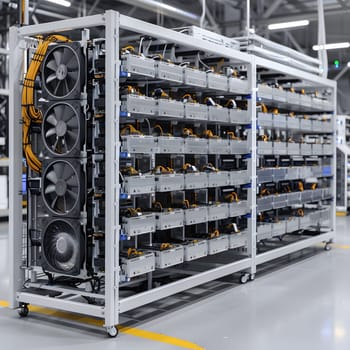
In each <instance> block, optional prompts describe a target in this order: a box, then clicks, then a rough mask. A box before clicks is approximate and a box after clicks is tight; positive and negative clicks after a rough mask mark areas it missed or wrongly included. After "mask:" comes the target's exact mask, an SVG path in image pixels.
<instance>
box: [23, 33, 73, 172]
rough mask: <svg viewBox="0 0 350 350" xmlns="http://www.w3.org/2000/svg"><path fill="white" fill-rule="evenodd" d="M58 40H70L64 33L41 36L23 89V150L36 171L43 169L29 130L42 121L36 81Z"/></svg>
mask: <svg viewBox="0 0 350 350" xmlns="http://www.w3.org/2000/svg"><path fill="white" fill-rule="evenodd" d="M56 41H62V42H69V41H70V40H69V39H68V38H67V37H65V36H63V35H50V36H48V37H47V38H45V39H42V38H39V44H38V47H37V49H36V51H35V54H34V55H33V58H32V60H31V62H30V64H29V67H28V71H27V74H26V75H25V78H24V82H23V89H22V119H23V150H24V153H25V156H26V160H27V164H28V166H29V167H30V168H31V169H32V170H33V171H35V172H37V173H39V172H40V170H41V161H40V160H39V159H38V157H37V156H36V155H35V154H34V152H33V150H32V145H31V144H30V139H29V131H30V126H31V123H32V122H35V123H41V121H42V113H41V111H40V110H39V109H38V108H36V107H35V106H34V83H35V79H36V77H37V75H38V73H39V69H40V66H41V63H42V61H43V60H44V57H45V54H46V52H47V49H48V47H49V44H50V43H52V42H56Z"/></svg>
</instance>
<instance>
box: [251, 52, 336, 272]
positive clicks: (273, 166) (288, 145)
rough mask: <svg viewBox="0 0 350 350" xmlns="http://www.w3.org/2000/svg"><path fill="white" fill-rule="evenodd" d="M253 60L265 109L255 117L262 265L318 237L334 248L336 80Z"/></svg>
mask: <svg viewBox="0 0 350 350" xmlns="http://www.w3.org/2000/svg"><path fill="white" fill-rule="evenodd" d="M256 64H257V67H258V70H257V73H258V80H259V82H260V83H259V84H258V101H259V103H260V107H259V108H261V109H263V111H262V112H265V113H262V112H259V113H258V118H257V119H258V121H257V123H258V126H259V137H258V146H257V153H258V155H257V157H258V159H259V160H258V165H259V167H258V170H257V176H258V187H259V188H258V199H257V212H258V216H257V219H259V221H260V222H259V224H258V227H257V241H258V242H260V244H259V245H258V248H259V249H258V254H257V256H256V264H257V265H259V264H262V263H264V262H267V261H270V260H273V259H275V258H278V257H281V256H284V255H286V254H290V253H293V252H295V251H297V250H300V249H303V248H306V247H308V246H310V245H313V244H315V243H320V242H326V246H325V249H329V248H330V247H329V244H328V243H329V242H332V240H333V238H334V234H335V232H334V230H335V185H336V182H335V175H336V160H335V157H334V154H335V140H336V137H335V129H336V118H335V111H336V100H335V96H336V83H335V82H334V81H330V80H327V79H323V78H321V77H319V76H316V75H313V74H310V73H307V72H304V71H299V70H298V69H295V68H293V67H286V66H284V65H281V64H279V63H276V62H274V63H272V62H271V61H268V60H266V59H264V58H260V57H257V58H256ZM261 68H262V69H261ZM265 82H268V83H269V85H267V84H264V83H265ZM278 82H281V83H280V84H278ZM294 83H295V85H294ZM316 91H318V94H317V93H316ZM320 94H321V95H320ZM319 96H321V97H319Z"/></svg>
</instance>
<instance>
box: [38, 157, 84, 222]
mask: <svg viewBox="0 0 350 350" xmlns="http://www.w3.org/2000/svg"><path fill="white" fill-rule="evenodd" d="M43 166H44V169H45V170H44V172H43V175H42V184H41V187H42V188H41V193H42V198H43V202H44V208H45V209H47V210H48V211H49V212H51V213H52V214H54V215H59V216H66V217H71V218H72V217H79V216H80V212H81V208H82V204H83V202H84V193H85V188H84V176H83V172H82V170H81V165H80V163H79V162H78V161H71V160H68V159H60V160H58V159H57V160H54V161H50V162H44V164H43Z"/></svg>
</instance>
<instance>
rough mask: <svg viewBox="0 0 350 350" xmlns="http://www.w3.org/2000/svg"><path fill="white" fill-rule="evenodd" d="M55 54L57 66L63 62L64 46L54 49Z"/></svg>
mask: <svg viewBox="0 0 350 350" xmlns="http://www.w3.org/2000/svg"><path fill="white" fill-rule="evenodd" d="M53 56H54V57H55V62H56V64H57V67H58V66H59V65H60V64H61V63H62V57H63V52H62V48H61V47H59V48H57V49H55V50H54V51H53Z"/></svg>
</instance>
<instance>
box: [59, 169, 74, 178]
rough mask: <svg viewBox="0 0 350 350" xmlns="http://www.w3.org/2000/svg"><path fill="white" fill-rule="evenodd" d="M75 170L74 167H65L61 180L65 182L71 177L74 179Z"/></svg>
mask: <svg viewBox="0 0 350 350" xmlns="http://www.w3.org/2000/svg"><path fill="white" fill-rule="evenodd" d="M74 173H75V172H74V169H73V168H72V167H68V166H66V167H64V169H63V173H62V176H61V178H62V179H63V180H65V181H66V180H68V179H69V178H70V177H72V176H73V175H74Z"/></svg>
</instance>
